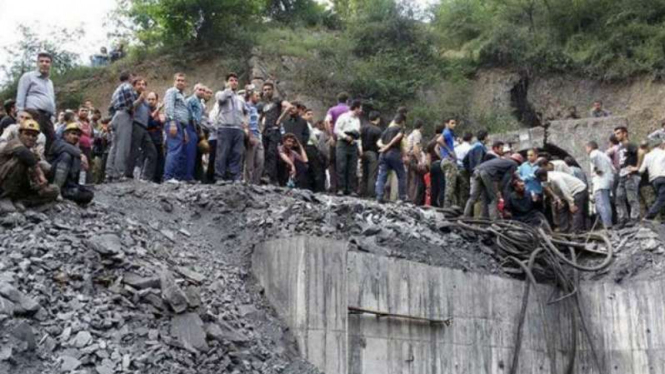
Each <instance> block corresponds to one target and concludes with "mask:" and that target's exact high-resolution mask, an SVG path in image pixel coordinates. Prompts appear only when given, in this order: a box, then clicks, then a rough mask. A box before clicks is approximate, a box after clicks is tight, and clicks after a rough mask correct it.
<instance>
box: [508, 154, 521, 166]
mask: <svg viewBox="0 0 665 374" xmlns="http://www.w3.org/2000/svg"><path fill="white" fill-rule="evenodd" d="M510 158H511V159H512V160H513V161H515V162H517V163H518V164H521V163H523V162H524V157H522V155H521V154H519V153H513V154H512V155H510Z"/></svg>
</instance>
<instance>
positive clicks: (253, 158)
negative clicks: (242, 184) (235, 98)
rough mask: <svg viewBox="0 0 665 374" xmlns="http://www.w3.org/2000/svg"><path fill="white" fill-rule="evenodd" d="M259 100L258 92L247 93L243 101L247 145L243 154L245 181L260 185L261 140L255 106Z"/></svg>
mask: <svg viewBox="0 0 665 374" xmlns="http://www.w3.org/2000/svg"><path fill="white" fill-rule="evenodd" d="M260 100H261V94H260V93H259V92H258V91H254V90H250V91H247V94H246V96H245V101H246V102H247V113H248V125H249V129H248V130H249V145H248V147H247V152H246V153H245V181H246V182H247V183H253V184H260V183H261V176H262V175H263V164H264V152H263V138H262V137H261V128H260V127H259V110H258V108H257V106H256V105H257V104H258V103H259V101H260Z"/></svg>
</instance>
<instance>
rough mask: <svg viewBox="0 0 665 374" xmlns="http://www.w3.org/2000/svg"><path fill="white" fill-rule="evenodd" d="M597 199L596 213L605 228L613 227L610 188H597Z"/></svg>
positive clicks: (595, 196) (595, 194) (595, 195)
mask: <svg viewBox="0 0 665 374" xmlns="http://www.w3.org/2000/svg"><path fill="white" fill-rule="evenodd" d="M593 195H594V200H596V203H595V204H596V213H598V216H599V217H600V221H601V222H602V223H603V226H605V228H607V229H609V228H610V227H612V204H611V203H610V190H609V189H606V190H596V192H594V193H593Z"/></svg>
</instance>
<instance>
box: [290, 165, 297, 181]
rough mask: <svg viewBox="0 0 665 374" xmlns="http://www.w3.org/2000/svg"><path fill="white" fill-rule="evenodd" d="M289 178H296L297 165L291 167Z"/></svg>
mask: <svg viewBox="0 0 665 374" xmlns="http://www.w3.org/2000/svg"><path fill="white" fill-rule="evenodd" d="M289 176H290V177H291V178H295V177H296V166H295V165H289Z"/></svg>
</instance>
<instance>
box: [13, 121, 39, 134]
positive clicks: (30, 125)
mask: <svg viewBox="0 0 665 374" xmlns="http://www.w3.org/2000/svg"><path fill="white" fill-rule="evenodd" d="M18 131H32V132H36V133H39V132H40V129H39V123H37V121H35V120H32V119H29V120H27V121H23V123H21V124H20V125H19V126H18Z"/></svg>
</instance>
